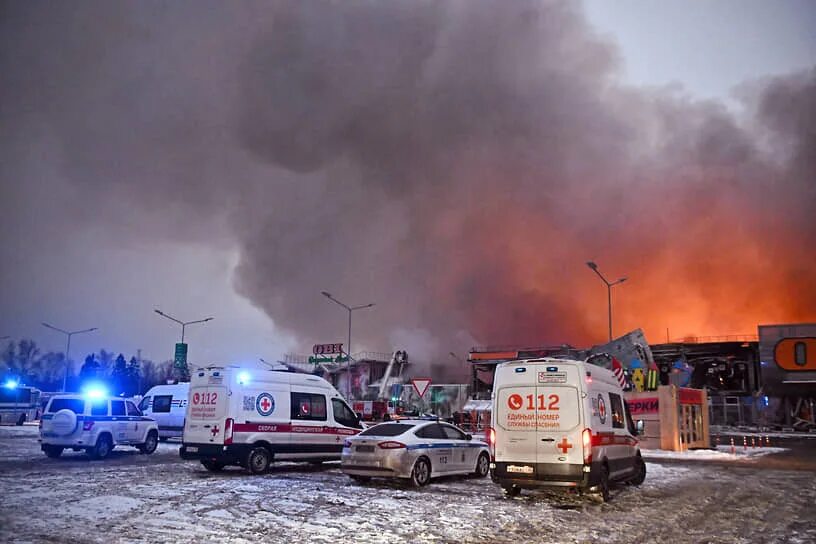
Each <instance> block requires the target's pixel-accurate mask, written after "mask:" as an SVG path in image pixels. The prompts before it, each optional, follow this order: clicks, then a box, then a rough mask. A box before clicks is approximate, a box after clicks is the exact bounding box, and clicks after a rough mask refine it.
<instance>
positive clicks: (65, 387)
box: [43, 323, 99, 393]
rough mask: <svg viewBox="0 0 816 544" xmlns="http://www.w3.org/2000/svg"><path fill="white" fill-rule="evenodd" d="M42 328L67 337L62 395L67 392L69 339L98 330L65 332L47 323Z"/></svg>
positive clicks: (96, 328)
mask: <svg viewBox="0 0 816 544" xmlns="http://www.w3.org/2000/svg"><path fill="white" fill-rule="evenodd" d="M43 327H48V328H49V329H52V330H55V331H57V332H61V333H62V334H64V335H65V336H67V337H68V344H67V345H66V346H65V375H64V376H63V377H62V392H63V393H64V392H65V391H67V388H68V367H69V366H70V365H71V337H72V336H73V335H75V334H82V333H84V332H93V331H96V330H99V329H98V327H91V328H90V329H83V330H81V331H65V330H62V329H60V328H59V327H55V326H53V325H49V324H48V323H43Z"/></svg>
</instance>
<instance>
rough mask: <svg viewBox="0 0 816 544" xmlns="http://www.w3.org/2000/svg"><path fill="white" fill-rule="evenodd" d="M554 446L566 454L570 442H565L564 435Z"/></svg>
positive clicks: (570, 445)
mask: <svg viewBox="0 0 816 544" xmlns="http://www.w3.org/2000/svg"><path fill="white" fill-rule="evenodd" d="M555 447H556V448H558V449H559V450H561V451H562V452H563V453H564V454H565V455H566V453H567V450H569V449H570V448H571V447H572V444H570V443H569V442H567V438H566V437H564V438H562V439H561V442H559V443H558V444H556V445H555Z"/></svg>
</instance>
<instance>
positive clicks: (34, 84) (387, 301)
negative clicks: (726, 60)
mask: <svg viewBox="0 0 816 544" xmlns="http://www.w3.org/2000/svg"><path fill="white" fill-rule="evenodd" d="M0 24H2V27H0V35H2V37H0V69H2V70H1V71H2V73H3V74H4V81H3V84H2V89H0V107H1V108H2V110H0V121H2V125H0V138H2V140H0V144H2V150H0V154H2V155H0V157H2V162H3V164H4V165H7V166H8V168H7V169H5V171H6V173H5V174H4V177H5V178H6V179H5V180H4V182H3V193H4V197H6V198H8V199H9V200H11V201H15V199H17V200H18V201H19V199H21V198H22V197H21V196H20V195H22V194H28V192H30V191H31V190H32V189H31V187H32V184H38V183H44V184H47V185H54V186H60V187H63V189H62V190H63V191H65V192H66V198H65V201H64V204H65V205H67V206H70V207H71V209H72V210H74V211H75V212H77V213H76V215H77V216H79V217H77V218H76V219H74V220H73V221H67V225H66V226H70V224H72V223H73V222H80V223H84V222H91V223H95V224H100V223H98V222H100V221H101V224H104V225H106V228H107V226H108V225H109V224H110V229H111V231H112V234H110V235H111V236H112V237H121V239H122V240H123V241H126V240H133V239H150V238H151V237H155V238H159V237H166V238H172V239H177V240H184V241H189V242H195V243H204V244H208V243H218V244H226V245H228V244H233V243H237V244H238V245H239V246H240V248H241V262H240V265H239V267H238V269H237V274H236V289H237V290H238V291H239V292H240V293H242V294H243V295H245V296H247V297H248V298H249V299H250V300H252V301H253V303H254V304H256V305H257V306H258V307H260V308H262V309H263V310H264V311H266V312H267V313H268V314H269V315H270V316H271V317H272V318H273V319H274V320H275V322H276V323H277V324H279V325H281V326H283V327H286V328H288V329H290V330H292V331H293V332H295V333H296V334H297V335H298V336H299V338H300V339H301V341H302V342H303V345H304V346H305V345H308V344H309V343H311V342H312V341H327V340H332V341H334V340H339V339H340V338H339V337H340V336H343V334H342V333H343V331H344V330H345V319H346V316H345V314H344V312H343V311H342V310H341V309H340V308H338V307H335V306H333V305H331V303H330V302H329V301H327V300H325V299H324V298H323V297H322V296H321V295H320V291H321V290H327V291H330V292H331V293H333V294H334V295H335V296H337V297H338V298H339V299H340V300H343V301H344V302H346V303H348V304H362V303H367V302H376V304H377V306H376V307H375V308H374V309H371V310H363V311H361V312H358V313H356V314H355V318H354V323H355V332H354V336H355V338H356V339H357V340H356V341H355V344H356V345H358V346H362V347H368V348H371V349H380V350H382V349H390V348H391V347H401V348H406V349H408V350H409V352H413V353H415V354H419V356H420V357H421V358H424V359H430V358H432V357H437V358H438V357H439V356H440V354H441V356H443V357H444V356H445V355H446V354H447V352H448V351H451V350H453V351H457V352H459V353H460V354H462V355H463V354H464V352H463V350H465V349H467V348H468V347H469V346H470V345H472V344H474V343H482V344H483V343H506V342H507V343H509V342H522V343H535V344H539V343H550V342H552V343H562V342H570V343H574V344H587V343H592V342H596V341H600V340H602V339H603V337H604V331H605V322H606V311H605V309H606V308H605V293H604V288H603V286H602V285H601V284H600V282H599V281H598V279H597V278H595V277H594V276H593V275H592V273H591V272H590V271H589V270H587V269H586V267H585V266H584V261H586V260H588V259H593V258H594V259H596V260H597V261H598V262H599V263H600V264H601V267H602V269H603V270H604V271H605V272H606V273H607V274H608V275H609V276H614V277H617V276H618V275H628V276H629V277H630V281H629V282H628V283H627V284H624V285H622V286H621V287H618V288H616V312H617V313H616V323H618V325H617V326H616V329H620V331H622V330H624V329H628V328H634V327H638V326H641V327H644V328H645V329H646V332H647V334H651V335H652V336H653V337H657V338H662V337H663V334H664V330H665V328H666V327H671V328H672V332H673V333H674V334H673V336H677V335H679V334H728V333H745V332H751V331H752V330H753V328H754V327H755V325H756V323H757V322H767V321H790V320H800V319H814V318H816V315H814V308H816V285H814V282H813V274H812V270H813V269H814V265H816V251H814V249H816V224H815V221H814V219H813V215H812V210H813V209H814V204H816V202H815V200H816V197H815V196H814V183H813V179H814V173H816V166H815V165H814V156H815V154H816V143H814V132H813V127H814V126H816V113H814V111H815V110H816V108H815V107H814V96H816V71H809V72H806V73H802V74H796V75H792V76H789V77H785V78H777V79H772V80H768V81H765V82H762V83H761V84H757V90H756V92H755V94H754V95H753V98H752V99H751V102H750V103H749V104H748V105H747V106H748V110H747V111H749V112H750V113H751V115H750V116H749V117H748V118H745V119H743V118H737V117H736V116H735V115H734V114H733V113H731V112H729V111H728V110H726V109H725V108H724V107H723V106H722V105H720V104H717V103H713V102H698V101H695V100H693V99H690V98H688V97H687V96H684V95H683V94H680V93H677V92H675V91H671V90H649V91H646V90H638V89H631V88H626V87H624V86H622V85H621V84H620V83H618V79H617V76H618V60H617V51H616V49H615V48H614V46H613V45H612V44H610V43H608V42H606V41H604V40H602V39H600V38H599V37H598V36H596V35H595V33H594V32H593V30H592V29H591V27H589V26H588V24H587V22H586V20H585V19H584V17H583V15H582V13H581V12H580V6H579V5H577V4H575V3H573V2H530V3H525V2H513V3H505V2H501V3H499V2H474V1H468V2H444V3H440V2H433V3H431V2H427V3H426V2H373V3H369V2H342V3H318V2H277V3H273V4H268V3H260V4H254V3H242V4H241V8H240V9H236V7H235V5H230V6H227V5H224V4H220V3H203V2H196V3H194V4H184V3H178V2H176V3H171V4H159V3H141V4H127V5H122V4H113V3H107V2H103V3H101V4H91V3H83V4H80V5H72V6H67V5H64V4H39V3H26V4H5V5H4V8H3V17H2V23H0ZM32 150H33V151H32ZM42 164H46V165H48V168H47V170H48V172H49V176H48V179H46V180H43V179H36V180H35V179H33V173H35V172H37V171H38V169H39V168H41V165H42ZM35 165H36V167H35ZM10 174H14V180H13V181H12V179H11V177H6V176H10ZM66 187H67V189H65V188H66ZM89 205H93V206H98V207H102V208H104V209H106V210H108V213H109V214H110V217H106V216H103V219H102V220H100V219H99V216H98V215H94V218H92V219H90V218H85V219H83V217H84V216H83V214H81V213H79V212H81V210H82V209H84V208H86V207H87V206H89ZM134 210H138V211H139V212H140V213H144V211H146V213H149V214H151V218H152V220H151V221H150V222H149V223H148V225H149V226H147V227H145V228H144V229H140V231H139V232H133V231H132V230H131V229H128V228H127V225H128V223H127V221H126V220H125V221H124V224H125V226H124V227H122V226H121V225H120V226H117V224H116V223H117V222H116V221H113V220H112V218H114V217H117V218H121V217H123V216H124V217H127V216H128V213H135V212H134ZM19 220H20V217H19V216H13V217H11V218H9V217H6V218H5V219H4V221H5V223H4V229H3V232H4V233H5V232H7V229H6V228H5V227H6V226H9V225H13V224H15V223H16V222H17V221H19ZM119 222H120V223H121V221H119ZM4 238H5V236H4Z"/></svg>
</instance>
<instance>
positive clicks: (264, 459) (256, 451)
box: [245, 446, 272, 474]
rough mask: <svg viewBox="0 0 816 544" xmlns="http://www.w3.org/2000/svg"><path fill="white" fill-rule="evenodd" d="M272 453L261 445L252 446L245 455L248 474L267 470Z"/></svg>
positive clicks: (261, 472)
mask: <svg viewBox="0 0 816 544" xmlns="http://www.w3.org/2000/svg"><path fill="white" fill-rule="evenodd" d="M271 462H272V453H270V451H269V450H268V449H266V448H264V447H263V446H258V447H256V448H252V449H251V450H250V451H249V453H248V454H247V456H246V461H245V466H246V469H247V470H248V471H249V473H250V474H263V473H264V472H266V471H267V470H269V464H270V463H271Z"/></svg>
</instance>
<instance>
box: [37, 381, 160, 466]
mask: <svg viewBox="0 0 816 544" xmlns="http://www.w3.org/2000/svg"><path fill="white" fill-rule="evenodd" d="M158 441H159V427H158V425H157V424H156V422H155V421H154V420H152V419H150V418H148V417H144V416H143V415H142V413H141V412H140V411H139V409H138V408H136V405H135V404H133V402H132V401H130V400H127V399H123V398H118V397H95V398H92V397H88V396H83V395H70V394H67V395H55V396H54V397H52V398H51V400H50V401H49V402H48V406H46V408H45V413H44V414H43V416H42V419H41V420H40V443H41V448H42V451H44V452H45V454H46V455H47V456H48V457H59V456H60V455H61V454H62V450H64V449H66V448H71V449H73V450H74V451H81V450H85V451H87V452H88V455H90V456H91V457H93V458H95V459H104V458H105V457H107V456H108V455H109V454H110V452H111V451H112V450H113V448H114V447H115V446H118V445H128V446H135V447H136V448H138V449H139V451H140V452H142V453H153V452H154V451H156V445H157V444H158Z"/></svg>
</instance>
